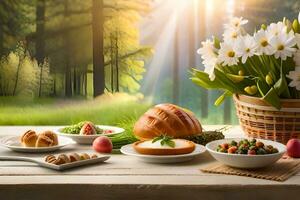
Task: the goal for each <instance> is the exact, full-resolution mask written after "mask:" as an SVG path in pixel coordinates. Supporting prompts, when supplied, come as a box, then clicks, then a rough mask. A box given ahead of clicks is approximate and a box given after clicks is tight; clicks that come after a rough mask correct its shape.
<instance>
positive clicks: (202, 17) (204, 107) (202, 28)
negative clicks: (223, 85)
mask: <svg viewBox="0 0 300 200" xmlns="http://www.w3.org/2000/svg"><path fill="white" fill-rule="evenodd" d="M205 8H206V0H202V1H199V6H198V13H199V25H198V27H199V34H198V35H199V37H200V40H199V41H202V40H204V39H205V37H206V13H205ZM200 92H201V117H202V118H207V117H208V108H209V104H208V91H207V90H206V89H204V88H201V90H200Z"/></svg>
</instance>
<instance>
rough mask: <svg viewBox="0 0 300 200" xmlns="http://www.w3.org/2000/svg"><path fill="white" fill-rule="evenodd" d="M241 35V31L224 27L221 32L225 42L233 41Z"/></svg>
mask: <svg viewBox="0 0 300 200" xmlns="http://www.w3.org/2000/svg"><path fill="white" fill-rule="evenodd" d="M239 36H241V33H240V31H239V30H237V29H226V30H225V31H224V33H223V40H224V41H226V42H227V43H230V42H233V43H235V42H236V41H237V39H238V38H239Z"/></svg>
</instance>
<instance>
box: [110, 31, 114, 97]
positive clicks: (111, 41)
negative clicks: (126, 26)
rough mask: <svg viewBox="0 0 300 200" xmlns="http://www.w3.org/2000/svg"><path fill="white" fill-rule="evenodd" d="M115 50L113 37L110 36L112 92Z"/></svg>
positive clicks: (111, 88) (112, 89)
mask: <svg viewBox="0 0 300 200" xmlns="http://www.w3.org/2000/svg"><path fill="white" fill-rule="evenodd" d="M113 60H114V49H113V36H112V34H110V90H111V92H112V93H113V92H114V84H115V83H114V62H113Z"/></svg>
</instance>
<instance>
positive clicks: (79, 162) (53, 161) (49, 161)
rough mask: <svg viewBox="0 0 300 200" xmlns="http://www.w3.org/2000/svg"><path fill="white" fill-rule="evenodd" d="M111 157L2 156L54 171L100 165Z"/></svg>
mask: <svg viewBox="0 0 300 200" xmlns="http://www.w3.org/2000/svg"><path fill="white" fill-rule="evenodd" d="M109 158H110V156H106V155H97V154H87V153H71V154H69V155H68V154H59V155H47V156H45V157H36V158H31V157H20V156H0V160H3V161H25V162H33V163H36V164H38V165H39V166H41V167H46V168H49V169H54V170H59V171H62V170H66V169H70V168H75V167H80V166H85V165H92V164H100V163H103V162H105V161H106V160H108V159H109Z"/></svg>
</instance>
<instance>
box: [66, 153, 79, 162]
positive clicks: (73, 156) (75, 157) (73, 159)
mask: <svg viewBox="0 0 300 200" xmlns="http://www.w3.org/2000/svg"><path fill="white" fill-rule="evenodd" d="M69 158H70V161H71V162H76V161H79V160H81V158H80V156H79V155H78V154H77V153H72V154H70V155H69Z"/></svg>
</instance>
